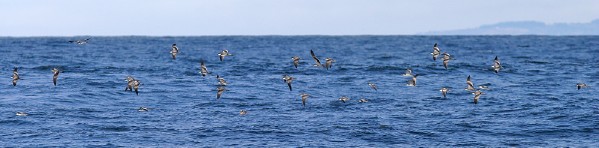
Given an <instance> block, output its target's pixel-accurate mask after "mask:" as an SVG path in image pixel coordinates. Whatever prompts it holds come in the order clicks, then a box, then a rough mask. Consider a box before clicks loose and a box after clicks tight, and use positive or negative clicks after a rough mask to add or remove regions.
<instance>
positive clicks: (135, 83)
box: [133, 80, 141, 96]
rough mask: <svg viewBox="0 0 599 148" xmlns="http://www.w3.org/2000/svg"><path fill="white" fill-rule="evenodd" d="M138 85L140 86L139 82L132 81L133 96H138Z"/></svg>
mask: <svg viewBox="0 0 599 148" xmlns="http://www.w3.org/2000/svg"><path fill="white" fill-rule="evenodd" d="M139 84H141V82H140V81H139V80H133V89H135V94H136V95H138V96H139V91H138V89H139Z"/></svg>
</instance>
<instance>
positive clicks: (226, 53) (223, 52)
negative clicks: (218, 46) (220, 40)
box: [218, 49, 231, 61]
mask: <svg viewBox="0 0 599 148" xmlns="http://www.w3.org/2000/svg"><path fill="white" fill-rule="evenodd" d="M230 55H231V54H229V50H226V49H225V50H223V51H221V52H220V53H218V58H219V59H220V61H223V60H225V56H230Z"/></svg>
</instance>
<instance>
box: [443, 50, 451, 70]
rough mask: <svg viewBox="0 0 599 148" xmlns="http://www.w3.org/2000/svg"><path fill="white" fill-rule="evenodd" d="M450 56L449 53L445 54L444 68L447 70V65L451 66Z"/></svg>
mask: <svg viewBox="0 0 599 148" xmlns="http://www.w3.org/2000/svg"><path fill="white" fill-rule="evenodd" d="M449 56H450V55H449V54H448V53H447V52H444V53H443V66H444V67H445V69H447V64H449V60H450V57H449Z"/></svg>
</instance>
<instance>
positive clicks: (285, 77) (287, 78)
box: [283, 75, 294, 91]
mask: <svg viewBox="0 0 599 148" xmlns="http://www.w3.org/2000/svg"><path fill="white" fill-rule="evenodd" d="M293 79H294V78H293V77H291V76H288V75H283V81H285V83H287V86H289V91H291V82H293Z"/></svg>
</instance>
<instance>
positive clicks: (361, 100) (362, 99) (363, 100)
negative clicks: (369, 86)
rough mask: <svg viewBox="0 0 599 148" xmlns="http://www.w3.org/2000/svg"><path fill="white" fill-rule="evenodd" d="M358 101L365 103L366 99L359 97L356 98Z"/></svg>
mask: <svg viewBox="0 0 599 148" xmlns="http://www.w3.org/2000/svg"><path fill="white" fill-rule="evenodd" d="M358 102H360V103H366V102H368V100H366V99H365V98H361V99H360V100H358Z"/></svg>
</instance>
